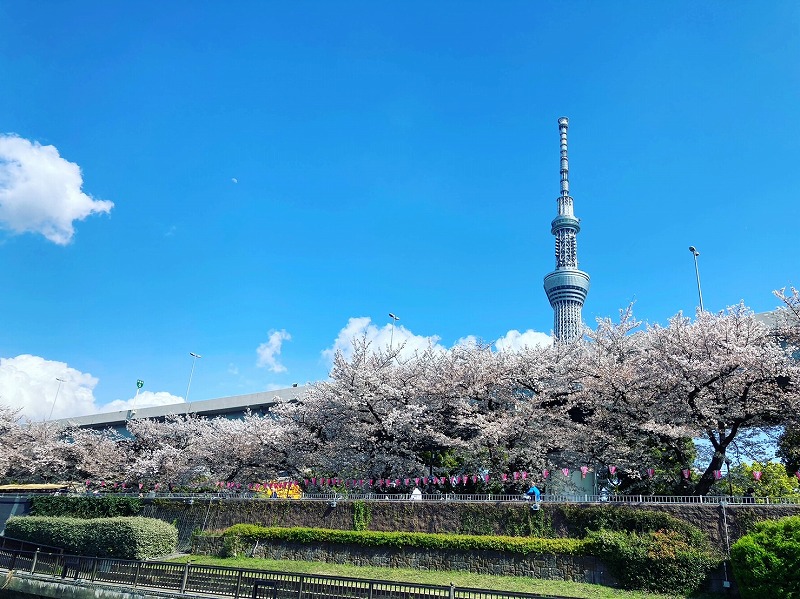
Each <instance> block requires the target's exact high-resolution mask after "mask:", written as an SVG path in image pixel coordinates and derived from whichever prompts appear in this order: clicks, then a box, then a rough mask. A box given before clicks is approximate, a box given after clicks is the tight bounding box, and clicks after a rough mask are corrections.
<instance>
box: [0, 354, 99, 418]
mask: <svg viewBox="0 0 800 599" xmlns="http://www.w3.org/2000/svg"><path fill="white" fill-rule="evenodd" d="M56 379H62V381H63V382H62V383H61V384H60V386H59V381H58V380H56ZM97 382H98V380H97V379H96V378H95V377H93V376H92V375H91V374H87V373H83V372H80V371H78V370H75V369H74V368H70V367H69V366H67V364H66V363H64V362H56V361H53V360H45V359H44V358H40V357H39V356H31V355H28V354H23V355H21V356H17V357H16V358H0V403H2V404H3V405H7V406H11V407H13V408H20V409H21V410H22V415H23V416H24V417H27V418H29V419H31V420H45V419H48V418H50V414H51V412H52V418H53V419H58V418H67V417H72V416H83V415H85V414H92V413H95V412H97V411H98V410H97V406H96V405H95V400H94V394H93V391H94V388H95V386H97ZM56 395H57V396H56Z"/></svg>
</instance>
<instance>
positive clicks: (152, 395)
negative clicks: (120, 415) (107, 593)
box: [99, 391, 185, 412]
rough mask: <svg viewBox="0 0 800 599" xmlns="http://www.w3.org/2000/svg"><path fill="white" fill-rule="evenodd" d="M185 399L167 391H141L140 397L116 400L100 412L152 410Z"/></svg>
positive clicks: (182, 401)
mask: <svg viewBox="0 0 800 599" xmlns="http://www.w3.org/2000/svg"><path fill="white" fill-rule="evenodd" d="M184 402H185V399H184V398H183V397H178V396H177V395H172V394H171V393H167V392H166V391H141V392H140V393H139V396H138V397H132V398H131V399H115V400H114V401H111V402H109V403H107V404H105V405H103V406H101V407H100V409H99V411H100V412H118V411H122V410H133V409H134V408H135V409H137V410H138V409H140V408H150V407H153V406H169V405H172V404H176V403H184Z"/></svg>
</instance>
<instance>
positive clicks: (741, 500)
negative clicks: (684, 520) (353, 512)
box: [77, 491, 800, 505]
mask: <svg viewBox="0 0 800 599" xmlns="http://www.w3.org/2000/svg"><path fill="white" fill-rule="evenodd" d="M77 495H83V493H78V494H77ZM103 495H105V494H103ZM103 495H100V496H103ZM109 495H113V496H118V497H138V498H140V499H144V500H145V503H146V502H147V500H148V499H150V500H152V499H173V500H180V501H184V502H185V503H188V504H191V503H194V501H195V500H199V501H209V500H214V501H219V500H225V499H237V500H241V499H253V500H258V501H289V502H296V501H324V502H328V503H332V502H336V503H338V502H340V501H341V502H347V501H383V502H385V501H402V502H408V501H412V502H420V501H421V502H424V503H440V502H448V501H453V502H460V503H496V502H499V503H519V502H526V501H527V502H530V499H529V498H527V497H526V496H525V495H520V494H511V495H504V494H493V493H486V494H458V493H436V494H423V495H421V496H417V497H412V496H411V494H409V493H303V495H302V496H300V497H298V498H289V499H287V498H282V497H268V496H265V495H264V494H259V493H253V492H250V491H247V492H241V493H239V492H221V493H218V492H213V493H152V492H151V493H148V494H146V495H137V494H135V493H109ZM540 503H590V504H601V505H604V504H620V503H624V504H640V503H644V504H652V505H698V504H700V505H800V495H794V496H789V497H749V496H732V495H611V494H600V495H586V494H559V495H552V494H547V495H544V494H543V495H542V496H541V501H540Z"/></svg>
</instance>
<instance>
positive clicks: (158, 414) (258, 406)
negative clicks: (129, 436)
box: [56, 385, 308, 433]
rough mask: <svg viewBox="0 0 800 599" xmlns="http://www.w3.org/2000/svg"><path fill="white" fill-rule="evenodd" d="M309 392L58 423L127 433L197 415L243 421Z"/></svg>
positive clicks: (245, 397) (301, 390) (232, 398)
mask: <svg viewBox="0 0 800 599" xmlns="http://www.w3.org/2000/svg"><path fill="white" fill-rule="evenodd" d="M307 389H308V387H307V386H305V385H303V386H298V387H289V388H287V389H277V390H275V391H261V392H259V393H249V394H247V395H233V396H230V397H220V398H217V399H207V400H204V401H192V402H189V403H176V404H169V405H165V406H152V407H149V408H137V409H135V410H120V411H117V412H105V413H102V414H89V415H87V416H76V417H74V418H62V419H60V420H57V421H56V422H58V423H59V424H61V425H63V426H65V427H78V428H89V429H95V430H105V429H107V428H113V429H115V430H116V431H118V432H120V433H123V432H124V431H125V426H126V424H127V423H128V421H129V420H139V419H153V418H155V419H158V420H164V419H165V418H166V417H167V416H171V415H186V414H196V415H197V416H203V417H207V418H211V417H217V416H222V417H225V418H232V419H234V418H242V417H244V414H245V412H246V411H247V410H250V411H251V412H253V413H257V414H266V413H268V412H269V411H270V409H271V408H272V406H274V405H276V404H278V403H283V402H287V401H292V400H296V399H299V398H301V397H302V396H303V395H305V393H306V390H307Z"/></svg>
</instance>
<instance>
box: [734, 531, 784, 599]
mask: <svg viewBox="0 0 800 599" xmlns="http://www.w3.org/2000/svg"><path fill="white" fill-rule="evenodd" d="M731 565H732V567H733V574H734V576H735V577H736V582H737V583H739V593H740V595H741V596H742V599H754V598H757V599H795V598H797V597H800V516H790V517H788V518H781V519H780V520H768V521H764V522H758V523H757V524H756V525H755V527H754V530H753V532H751V533H750V534H748V535H745V536H743V537H742V538H741V539H739V540H738V541H736V542H735V543H734V544H733V546H732V547H731Z"/></svg>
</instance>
